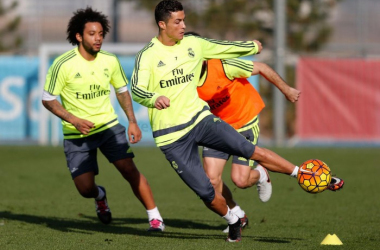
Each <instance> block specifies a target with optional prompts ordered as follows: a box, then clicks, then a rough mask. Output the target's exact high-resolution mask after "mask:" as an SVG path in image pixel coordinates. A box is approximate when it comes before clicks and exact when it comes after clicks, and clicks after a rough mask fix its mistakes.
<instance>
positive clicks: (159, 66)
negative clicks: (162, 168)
mask: <svg viewBox="0 0 380 250" xmlns="http://www.w3.org/2000/svg"><path fill="white" fill-rule="evenodd" d="M257 52H258V46H257V44H256V43H254V42H253V41H250V42H230V41H219V40H212V39H207V38H202V37H197V36H192V35H187V36H185V37H184V38H183V39H182V40H181V41H179V42H177V44H175V45H174V46H165V45H163V44H162V43H161V42H160V41H159V40H158V39H157V38H156V37H155V38H153V39H152V40H151V42H150V43H149V44H148V45H147V46H145V48H144V49H142V50H141V51H140V52H139V53H138V54H137V55H136V61H135V68H134V72H133V74H132V79H131V83H132V97H133V100H134V101H136V102H138V103H140V104H142V105H144V106H146V107H148V113H149V119H150V124H151V126H152V130H153V137H154V139H155V142H156V144H157V146H164V145H167V144H170V143H173V142H175V141H176V140H178V139H180V138H181V137H182V136H184V135H185V134H186V133H187V132H189V131H190V130H191V129H192V128H194V126H195V125H197V124H198V123H199V122H200V121H201V120H202V119H203V118H204V117H206V116H208V115H210V114H211V112H210V110H209V107H208V105H207V103H206V102H205V101H203V100H202V99H200V98H199V97H198V93H197V84H198V81H199V76H200V72H201V67H202V62H203V60H207V59H212V58H218V59H224V58H235V57H240V56H247V55H252V54H256V53H257ZM159 96H166V97H168V98H169V99H170V107H169V108H167V109H162V110H158V109H156V108H154V103H155V101H156V99H157V98H158V97H159Z"/></svg>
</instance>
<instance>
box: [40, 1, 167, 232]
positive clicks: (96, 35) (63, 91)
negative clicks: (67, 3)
mask: <svg viewBox="0 0 380 250" xmlns="http://www.w3.org/2000/svg"><path fill="white" fill-rule="evenodd" d="M109 28H110V26H109V21H108V19H107V17H106V16H105V15H103V14H102V13H101V12H97V11H94V10H92V9H91V8H90V7H87V8H86V9H79V10H77V11H76V12H75V13H74V16H73V17H72V18H71V19H70V21H69V24H68V27H67V40H68V41H69V42H70V43H71V44H72V45H77V47H75V48H74V49H72V50H70V51H68V52H66V53H64V54H63V55H61V56H59V57H58V58H57V59H55V61H54V62H53V65H52V66H51V67H50V69H49V71H48V74H47V76H46V83H45V87H44V90H43V97H42V103H43V105H44V106H45V107H46V108H47V109H48V110H49V111H50V112H52V113H53V114H55V115H56V116H58V117H59V118H61V119H62V125H63V134H64V151H65V155H66V160H67V166H68V168H69V170H70V172H71V176H72V179H73V181H74V184H75V186H76V188H77V190H78V192H79V193H80V194H81V195H82V196H83V197H85V198H94V199H95V206H96V213H97V215H98V218H99V219H100V221H101V222H103V223H104V224H108V223H110V222H111V220H112V215H111V210H110V208H109V206H108V203H107V196H106V189H105V188H104V187H102V186H98V185H97V184H96V183H95V176H96V175H97V174H98V172H99V170H98V163H97V159H96V157H97V149H98V148H99V149H100V151H101V152H102V153H103V154H104V156H105V157H106V158H107V159H108V160H109V162H111V163H112V164H113V165H114V166H115V167H116V168H117V170H118V171H119V172H120V173H121V175H122V176H123V177H124V178H125V179H126V180H127V181H128V182H129V184H130V186H131V188H132V190H133V192H134V194H135V196H136V197H137V198H138V199H139V200H140V202H141V203H142V204H143V206H144V207H145V209H146V210H147V214H148V220H149V229H148V231H163V230H164V228H165V225H164V223H163V219H162V217H161V215H160V212H159V211H158V208H157V207H156V204H155V202H154V199H153V194H152V191H151V189H150V186H149V184H148V182H147V180H146V179H145V177H144V176H143V175H142V174H141V173H140V172H139V171H138V169H137V168H136V166H135V164H134V162H133V159H132V158H133V157H134V154H133V152H132V149H131V148H130V147H129V144H128V141H127V138H126V130H125V127H124V126H122V125H121V124H120V123H119V121H118V119H117V115H116V114H115V111H114V109H113V107H112V105H111V100H110V93H111V89H110V83H111V84H112V86H113V87H114V88H115V92H116V96H117V99H118V101H119V104H120V106H121V107H122V108H123V110H124V112H125V114H126V116H127V117H128V120H129V126H128V137H129V142H130V143H132V144H133V143H137V142H139V141H140V140H141V131H140V129H139V127H138V125H137V121H136V118H135V115H134V112H133V108H132V100H131V97H130V95H129V92H128V89H127V84H128V81H127V78H126V76H125V74H124V71H123V69H122V67H121V65H120V63H119V60H118V59H117V57H116V56H115V55H113V54H110V53H108V52H106V51H103V50H101V46H102V42H103V39H104V37H105V36H106V34H107V33H108V32H109ZM57 96H60V97H61V103H62V104H61V103H60V102H59V101H58V100H57Z"/></svg>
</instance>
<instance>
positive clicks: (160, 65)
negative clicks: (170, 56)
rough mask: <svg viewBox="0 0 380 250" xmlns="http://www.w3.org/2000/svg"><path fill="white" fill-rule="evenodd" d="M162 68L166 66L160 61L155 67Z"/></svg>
mask: <svg viewBox="0 0 380 250" xmlns="http://www.w3.org/2000/svg"><path fill="white" fill-rule="evenodd" d="M162 66H166V64H165V63H164V62H163V61H161V60H160V62H159V63H158V65H157V67H162Z"/></svg>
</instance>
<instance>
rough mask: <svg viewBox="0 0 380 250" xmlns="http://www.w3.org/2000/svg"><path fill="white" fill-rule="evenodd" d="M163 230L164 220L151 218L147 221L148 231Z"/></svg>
mask: <svg viewBox="0 0 380 250" xmlns="http://www.w3.org/2000/svg"><path fill="white" fill-rule="evenodd" d="M164 230H165V224H164V222H162V221H160V220H158V219H153V220H150V221H149V228H148V231H150V232H163V231H164Z"/></svg>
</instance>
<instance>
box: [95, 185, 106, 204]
mask: <svg viewBox="0 0 380 250" xmlns="http://www.w3.org/2000/svg"><path fill="white" fill-rule="evenodd" d="M98 191H99V193H98V197H96V198H95V200H97V201H99V200H101V199H103V198H104V196H105V193H104V191H103V189H101V188H100V187H98Z"/></svg>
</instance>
